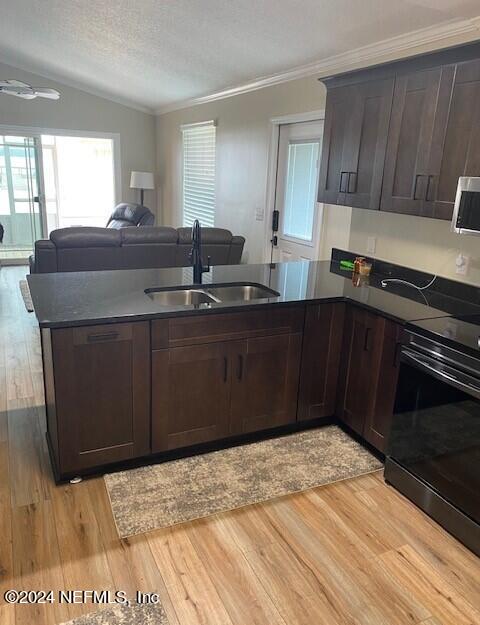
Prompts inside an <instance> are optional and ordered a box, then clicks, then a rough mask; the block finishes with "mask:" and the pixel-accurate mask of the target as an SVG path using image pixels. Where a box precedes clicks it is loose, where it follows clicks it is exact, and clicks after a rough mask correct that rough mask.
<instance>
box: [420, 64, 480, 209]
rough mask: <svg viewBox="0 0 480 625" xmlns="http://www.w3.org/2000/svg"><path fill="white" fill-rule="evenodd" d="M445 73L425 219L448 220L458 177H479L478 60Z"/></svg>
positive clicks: (436, 125) (435, 130)
mask: <svg viewBox="0 0 480 625" xmlns="http://www.w3.org/2000/svg"><path fill="white" fill-rule="evenodd" d="M444 74H445V77H446V80H445V83H446V84H445V90H444V91H445V94H444V95H442V94H441V97H440V98H439V110H438V112H437V117H436V120H435V128H434V135H433V147H432V153H431V158H430V175H431V178H430V184H429V191H428V195H427V211H428V216H431V217H435V218H437V219H448V220H450V219H451V218H452V214H453V204H454V201H455V194H456V191H457V183H458V178H459V177H460V176H479V175H480V60H479V59H475V60H474V61H467V62H466V63H460V64H459V65H457V66H456V67H455V66H450V67H447V68H445V69H444ZM447 78H449V80H448V81H447ZM452 82H453V86H452Z"/></svg>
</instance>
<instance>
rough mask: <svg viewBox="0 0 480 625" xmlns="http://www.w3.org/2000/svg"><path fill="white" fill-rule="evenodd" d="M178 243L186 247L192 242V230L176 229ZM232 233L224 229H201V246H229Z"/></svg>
mask: <svg viewBox="0 0 480 625" xmlns="http://www.w3.org/2000/svg"><path fill="white" fill-rule="evenodd" d="M177 231H178V242H179V243H180V244H181V245H182V244H183V245H186V244H189V243H191V242H192V229H191V228H178V229H177ZM232 236H233V235H232V233H231V232H230V230H225V229H224V228H202V244H203V243H213V244H222V243H224V244H226V245H230V243H231V241H232Z"/></svg>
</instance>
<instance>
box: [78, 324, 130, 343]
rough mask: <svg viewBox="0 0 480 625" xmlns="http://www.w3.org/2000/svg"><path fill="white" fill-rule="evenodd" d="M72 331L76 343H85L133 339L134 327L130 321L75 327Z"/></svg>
mask: <svg viewBox="0 0 480 625" xmlns="http://www.w3.org/2000/svg"><path fill="white" fill-rule="evenodd" d="M72 333H73V344H74V345H85V344H87V343H105V342H109V343H111V342H114V341H131V340H132V336H133V329H132V324H130V323H116V324H113V325H112V324H104V325H99V326H86V327H79V328H73V329H72Z"/></svg>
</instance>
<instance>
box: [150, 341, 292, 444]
mask: <svg viewBox="0 0 480 625" xmlns="http://www.w3.org/2000/svg"><path fill="white" fill-rule="evenodd" d="M300 351H301V334H279V335H276V336H262V337H257V338H251V339H246V340H239V341H225V342H219V343H207V344H202V345H193V346H189V347H175V348H170V349H165V350H156V351H154V352H153V355H152V448H153V451H154V452H157V451H164V450H168V449H176V448H179V447H186V446H189V445H195V444H198V443H204V442H207V441H213V440H219V439H222V438H226V437H227V436H231V435H235V434H242V433H246V432H254V431H257V430H264V429H268V428H272V427H276V426H280V425H285V424H287V423H293V422H295V420H296V412H297V389H298V377H299V370H300Z"/></svg>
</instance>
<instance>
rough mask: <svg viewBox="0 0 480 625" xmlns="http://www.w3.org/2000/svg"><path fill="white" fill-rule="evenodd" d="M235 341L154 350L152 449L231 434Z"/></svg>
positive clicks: (185, 444)
mask: <svg viewBox="0 0 480 625" xmlns="http://www.w3.org/2000/svg"><path fill="white" fill-rule="evenodd" d="M229 359H230V343H228V342H226V343H225V342H224V343H212V344H205V345H194V346H191V347H175V348H172V349H165V350H157V351H154V352H152V449H153V451H154V452H157V451H163V450H167V449H176V448H178V447H186V446H188V445H195V444H197V443H204V442H207V441H212V440H216V439H221V438H225V437H226V436H228V433H229V432H228V424H229V409H230V389H231V371H230V360H229Z"/></svg>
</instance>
